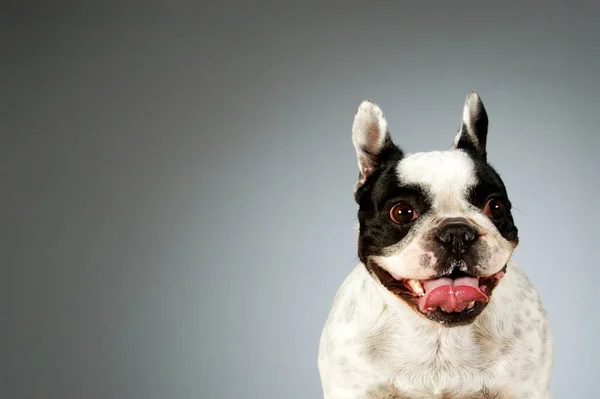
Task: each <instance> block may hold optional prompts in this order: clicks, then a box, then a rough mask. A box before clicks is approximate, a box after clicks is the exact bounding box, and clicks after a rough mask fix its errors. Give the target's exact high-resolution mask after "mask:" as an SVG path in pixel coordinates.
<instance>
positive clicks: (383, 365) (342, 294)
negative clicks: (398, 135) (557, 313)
mask: <svg viewBox="0 0 600 399" xmlns="http://www.w3.org/2000/svg"><path fill="white" fill-rule="evenodd" d="M352 136H353V142H354V144H355V148H356V152H357V157H358V162H359V170H360V175H359V181H358V183H357V185H356V187H355V198H356V201H357V203H358V204H359V214H358V216H359V239H358V252H359V258H360V264H359V265H357V267H356V268H355V269H354V270H353V271H352V272H351V273H350V275H349V276H348V277H347V278H346V280H345V281H344V282H343V284H342V285H341V287H340V288H339V290H338V292H337V294H336V296H335V299H334V301H333V306H332V309H331V312H330V314H329V317H328V319H327V322H326V324H325V327H324V329H323V332H322V336H321V340H320V348H319V357H318V366H319V371H320V374H321V381H322V386H323V391H324V398H325V399H357V398H373V399H383V398H390V399H391V398H395V399H401V398H402V399H421V398H422V399H425V398H427V399H432V398H436V399H441V398H445V399H475V398H479V399H517V398H523V399H525V398H527V399H549V398H550V397H551V394H550V390H549V384H550V377H551V370H552V362H553V345H552V337H551V330H550V326H549V319H548V315H547V313H546V311H545V310H544V307H543V305H542V303H541V300H540V297H539V295H538V293H537V292H536V290H535V289H534V287H533V286H532V285H531V283H530V281H529V280H528V279H527V277H526V275H525V273H524V272H523V270H522V269H521V267H520V266H519V265H518V264H517V263H516V262H515V261H514V260H513V259H512V252H513V250H514V248H515V247H516V246H517V244H518V230H517V228H516V226H515V225H514V221H513V218H512V215H511V214H510V201H509V200H508V194H507V193H506V188H505V187H504V184H503V182H502V180H501V179H500V176H499V175H498V174H497V173H496V171H495V170H494V169H493V168H492V167H491V166H490V165H489V164H488V163H487V154H486V150H485V143H486V136H487V113H486V111H485V109H484V108H483V104H482V103H481V100H480V98H479V96H478V95H477V94H476V93H470V94H469V96H468V97H467V100H466V102H465V109H464V112H463V120H462V122H461V125H460V128H459V132H458V134H457V135H456V138H455V140H454V143H453V145H452V147H451V148H450V149H449V150H447V151H434V152H426V153H418V154H412V155H405V154H404V153H403V152H402V151H401V150H400V149H399V148H398V147H397V146H395V144H393V142H392V140H391V137H390V135H389V132H388V131H387V122H386V120H385V118H384V117H383V113H382V112H381V110H380V109H379V107H378V106H377V105H376V104H374V103H372V102H364V103H363V104H361V106H360V107H359V111H358V113H357V116H356V118H355V123H354V126H353V134H352ZM490 195H499V196H501V197H503V198H505V201H506V202H507V209H508V211H507V212H508V213H507V214H506V215H505V216H504V217H503V218H502V220H491V219H490V218H489V217H488V216H486V215H485V214H484V212H483V207H484V206H485V202H486V199H487V198H489V197H490ZM398 198H402V199H403V201H409V202H410V203H411V204H412V205H413V206H414V208H415V209H416V210H417V211H418V212H419V213H420V217H419V218H418V219H417V220H416V221H415V222H414V223H411V224H409V225H408V226H398V225H394V224H393V223H389V221H388V220H387V219H386V215H387V214H386V212H387V210H388V208H389V206H390V203H394V202H395V201H397V200H398ZM448 218H462V219H463V220H467V221H468V222H469V223H470V224H472V225H473V226H474V228H475V229H476V230H477V232H478V234H479V235H480V236H481V238H480V239H478V242H477V245H475V246H474V247H473V249H472V251H471V252H470V253H469V254H468V257H467V261H464V262H463V263H460V264H458V263H456V262H455V261H451V260H449V259H447V257H448V255H447V254H446V253H445V252H444V251H443V250H441V249H440V248H439V242H437V241H436V239H435V237H434V236H435V232H436V229H438V227H439V225H440V224H441V223H443V222H444V220H447V219H448ZM457 265H458V266H457ZM452 268H461V269H463V270H462V271H463V272H468V273H469V274H477V275H491V274H493V273H495V272H498V271H499V270H506V274H505V277H504V278H502V279H501V280H500V281H499V283H498V285H497V286H496V287H495V289H494V290H493V294H492V295H491V297H490V300H489V302H488V303H487V305H486V306H483V307H481V308H480V309H478V312H477V313H476V315H475V316H473V317H472V318H471V319H468V320H467V321H465V322H464V323H456V324H455V325H449V324H444V323H443V322H438V321H436V320H433V319H428V318H426V317H424V316H423V315H422V314H420V313H419V312H417V311H415V309H414V308H413V307H411V306H410V305H409V304H408V303H407V302H406V301H404V300H402V299H401V298H400V297H399V296H398V295H396V294H395V293H394V292H393V290H391V289H390V287H389V286H388V285H386V284H384V282H383V280H382V278H381V276H382V273H385V274H386V275H387V276H391V278H393V279H403V278H406V279H411V278H413V279H420V280H421V279H428V278H433V277H436V276H439V275H443V274H444V273H449V272H450V270H451V269H452ZM504 268H505V269H504Z"/></svg>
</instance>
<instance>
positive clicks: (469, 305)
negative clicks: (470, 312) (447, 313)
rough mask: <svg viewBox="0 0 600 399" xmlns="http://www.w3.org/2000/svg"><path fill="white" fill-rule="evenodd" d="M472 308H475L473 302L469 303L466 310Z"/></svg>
mask: <svg viewBox="0 0 600 399" xmlns="http://www.w3.org/2000/svg"><path fill="white" fill-rule="evenodd" d="M474 307H475V302H474V301H473V302H470V303H469V304H468V305H467V309H473V308H474Z"/></svg>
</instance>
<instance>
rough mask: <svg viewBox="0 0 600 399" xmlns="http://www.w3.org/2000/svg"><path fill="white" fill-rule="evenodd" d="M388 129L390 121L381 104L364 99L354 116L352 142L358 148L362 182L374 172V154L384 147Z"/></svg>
mask: <svg viewBox="0 0 600 399" xmlns="http://www.w3.org/2000/svg"><path fill="white" fill-rule="evenodd" d="M387 131H388V123H387V121H386V119H385V117H384V116H383V112H382V111H381V109H380V108H379V106H378V105H377V104H375V103H373V102H371V101H363V102H362V103H361V104H360V105H359V107H358V111H357V112H356V115H355V116H354V123H353V124H352V143H353V144H354V148H355V149H356V157H357V159H358V167H359V169H360V173H361V182H364V180H365V179H366V178H367V177H368V176H369V175H370V174H371V173H372V171H373V169H374V168H375V165H374V164H373V159H372V154H377V153H378V152H379V150H380V149H381V148H382V146H383V144H384V142H385V138H386V135H387Z"/></svg>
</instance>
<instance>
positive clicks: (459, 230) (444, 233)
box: [437, 220, 478, 253]
mask: <svg viewBox="0 0 600 399" xmlns="http://www.w3.org/2000/svg"><path fill="white" fill-rule="evenodd" d="M477 237H478V234H477V231H476V230H475V228H473V226H471V224H469V223H467V222H466V221H462V220H457V221H448V222H444V223H443V224H442V226H440V228H439V230H438V235H437V238H438V240H439V241H440V242H441V243H442V245H444V246H445V247H446V248H448V249H450V250H451V251H452V252H457V253H464V252H466V251H467V250H468V249H469V248H470V247H471V246H472V245H473V243H474V242H475V241H476V240H477Z"/></svg>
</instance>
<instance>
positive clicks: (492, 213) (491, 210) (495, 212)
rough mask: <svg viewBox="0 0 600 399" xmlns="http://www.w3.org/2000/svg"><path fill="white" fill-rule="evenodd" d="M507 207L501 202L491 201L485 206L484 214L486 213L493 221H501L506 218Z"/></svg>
mask: <svg viewBox="0 0 600 399" xmlns="http://www.w3.org/2000/svg"><path fill="white" fill-rule="evenodd" d="M505 209H506V205H504V203H503V202H502V201H500V200H497V199H491V200H489V201H488V203H487V204H486V205H485V208H484V209H483V213H485V214H486V215H487V216H488V217H489V218H491V219H496V220H497V219H500V218H502V216H504V212H505Z"/></svg>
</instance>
